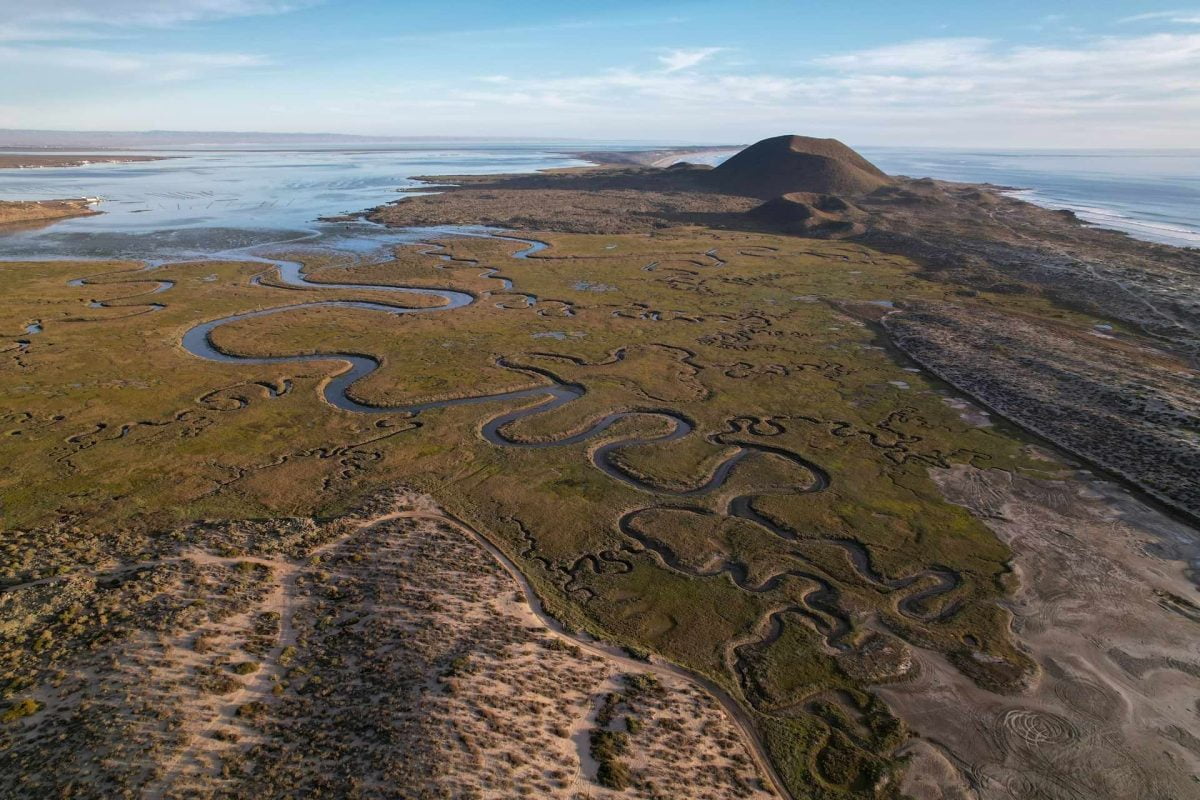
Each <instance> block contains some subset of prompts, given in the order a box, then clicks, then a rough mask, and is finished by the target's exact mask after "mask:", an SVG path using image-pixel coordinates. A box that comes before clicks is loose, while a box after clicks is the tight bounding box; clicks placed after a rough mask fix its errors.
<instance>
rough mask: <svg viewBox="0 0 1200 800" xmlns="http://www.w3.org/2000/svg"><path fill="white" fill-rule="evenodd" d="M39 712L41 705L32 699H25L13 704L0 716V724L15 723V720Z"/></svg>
mask: <svg viewBox="0 0 1200 800" xmlns="http://www.w3.org/2000/svg"><path fill="white" fill-rule="evenodd" d="M41 710H42V704H41V703H39V702H38V701H37V700H34V699H33V698H32V697H27V698H25V699H24V700H21V701H20V702H17V703H13V704H12V705H11V706H10V707H9V709H8V710H7V711H5V712H4V713H3V714H0V722H15V721H16V720H19V719H24V718H25V717H28V716H32V715H33V714H36V713H37V712H39V711H41Z"/></svg>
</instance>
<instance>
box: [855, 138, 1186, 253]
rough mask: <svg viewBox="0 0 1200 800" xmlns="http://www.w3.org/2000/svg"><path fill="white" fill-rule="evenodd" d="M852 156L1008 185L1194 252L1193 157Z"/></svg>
mask: <svg viewBox="0 0 1200 800" xmlns="http://www.w3.org/2000/svg"><path fill="white" fill-rule="evenodd" d="M859 150H860V152H862V154H863V155H864V156H866V157H867V158H869V159H870V160H871V161H873V162H874V163H875V164H877V165H878V166H879V168H880V169H882V170H883V171H885V172H888V173H890V174H893V175H908V176H910V177H914V178H923V177H930V178H940V179H943V180H950V181H966V182H971V183H993V184H998V185H1001V186H1008V187H1012V188H1013V189H1014V192H1013V194H1014V195H1016V196H1017V197H1020V198H1022V199H1024V200H1028V201H1029V202H1031V203H1037V204H1038V205H1041V206H1046V207H1048V208H1067V209H1070V210H1072V211H1074V212H1075V213H1076V214H1077V215H1078V216H1079V217H1080V219H1083V220H1085V221H1087V222H1089V223H1092V224H1094V225H1099V226H1101V227H1105V228H1115V229H1116V230H1119V231H1124V232H1125V233H1128V234H1129V235H1131V236H1135V237H1137V238H1139V239H1146V240H1149V241H1154V242H1163V243H1165V244H1171V245H1175V246H1177V247H1200V150H1079V151H1068V150H1036V151H1035V150H932V149H929V150H926V149H907V148H891V147H862V148H859Z"/></svg>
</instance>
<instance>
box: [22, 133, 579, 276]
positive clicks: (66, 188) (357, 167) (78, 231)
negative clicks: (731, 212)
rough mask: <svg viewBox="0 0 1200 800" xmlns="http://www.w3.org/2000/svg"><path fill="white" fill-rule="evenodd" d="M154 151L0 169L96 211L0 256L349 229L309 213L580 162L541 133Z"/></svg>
mask: <svg viewBox="0 0 1200 800" xmlns="http://www.w3.org/2000/svg"><path fill="white" fill-rule="evenodd" d="M137 152H138V154H143V155H160V156H167V157H168V158H166V160H163V161H150V162H141V163H130V164H90V165H87V166H83V167H68V168H41V169H3V170H0V200H48V199H55V198H71V197H99V198H102V202H101V203H100V204H99V205H98V206H97V208H98V209H99V210H100V211H103V212H104V213H103V214H101V215H98V216H92V217H79V218H73V219H68V220H63V221H61V222H57V223H55V224H53V225H50V226H42V227H33V228H28V229H25V230H18V231H15V232H7V233H5V234H4V235H0V259H13V258H22V257H36V258H72V257H86V258H149V259H167V258H195V257H201V256H204V255H209V254H214V253H223V252H226V251H229V250H231V249H242V248H250V247H254V246H263V245H270V244H275V243H282V242H297V241H304V240H311V239H314V238H319V237H322V236H326V237H328V236H333V235H337V234H339V233H340V234H341V236H342V238H346V237H345V234H347V233H350V232H351V231H350V230H349V229H351V228H354V227H359V228H363V227H367V226H368V224H367V223H358V224H357V226H355V225H347V224H346V223H321V222H318V221H317V220H318V217H322V216H330V215H337V214H343V213H348V212H355V211H361V210H363V209H366V208H370V207H373V206H377V205H381V204H383V203H387V202H389V201H392V200H396V199H399V198H400V197H402V196H403V195H400V194H397V190H398V189H402V188H405V187H413V186H418V185H420V184H419V182H418V181H416V180H413V176H416V175H439V174H472V175H480V174H494V173H502V172H532V171H534V170H539V169H546V168H550V167H565V166H573V165H580V164H583V163H584V162H582V161H578V160H575V159H573V158H571V157H570V156H568V155H564V154H562V153H560V152H555V151H554V150H553V149H549V148H548V147H547V145H546V144H529V145H522V144H490V143H489V144H479V143H466V144H461V145H454V144H452V143H445V142H435V143H430V144H428V145H422V144H413V145H404V146H401V147H397V146H394V145H393V146H389V147H378V148H371V147H359V148H355V149H347V148H344V147H340V148H339V147H305V148H300V149H278V148H261V147H259V148H246V149H238V150H223V151H212V150H208V149H189V150H171V151H149V150H145V151H137Z"/></svg>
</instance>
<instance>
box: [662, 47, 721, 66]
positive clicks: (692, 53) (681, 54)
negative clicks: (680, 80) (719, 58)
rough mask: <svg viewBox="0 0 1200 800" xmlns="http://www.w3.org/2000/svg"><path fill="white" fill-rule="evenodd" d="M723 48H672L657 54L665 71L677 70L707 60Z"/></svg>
mask: <svg viewBox="0 0 1200 800" xmlns="http://www.w3.org/2000/svg"><path fill="white" fill-rule="evenodd" d="M723 49H724V48H722V47H699V48H695V49H691V50H672V51H670V52H669V53H664V54H663V55H661V56H659V57H658V60H659V61H660V62H661V63H662V65H663V69H665V70H666V71H667V72H679V71H680V70H685V69H690V68H691V67H695V66H697V65H699V64H700V63H701V62H703V61H707V60H708V59H710V58H712V57H713V56H714V55H716V54H717V53H719V52H721V51H722V50H723Z"/></svg>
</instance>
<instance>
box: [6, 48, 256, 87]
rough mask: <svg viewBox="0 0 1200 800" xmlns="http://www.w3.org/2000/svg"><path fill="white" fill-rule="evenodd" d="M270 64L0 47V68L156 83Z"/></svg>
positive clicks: (222, 56) (237, 58)
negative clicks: (100, 76) (97, 75)
mask: <svg viewBox="0 0 1200 800" xmlns="http://www.w3.org/2000/svg"><path fill="white" fill-rule="evenodd" d="M267 63H269V62H268V61H267V60H266V59H264V58H263V57H261V56H257V55H253V54H248V53H151V54H136V53H117V52H112V51H108V50H90V49H86V48H80V47H40V46H22V47H8V46H2V45H0V65H3V66H4V67H5V68H6V69H9V70H12V71H16V70H18V69H21V68H25V69H30V70H31V71H32V73H33V74H39V75H45V74H48V73H49V72H51V71H61V72H65V73H75V74H77V75H96V74H99V75H102V76H103V75H107V76H110V77H111V76H119V77H123V78H129V79H138V80H144V81H149V82H154V83H160V82H169V81H179V80H189V79H192V78H196V77H200V76H201V75H207V74H211V73H214V72H221V71H225V70H231V69H244V68H247V67H258V66H264V65H266V64H267Z"/></svg>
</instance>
